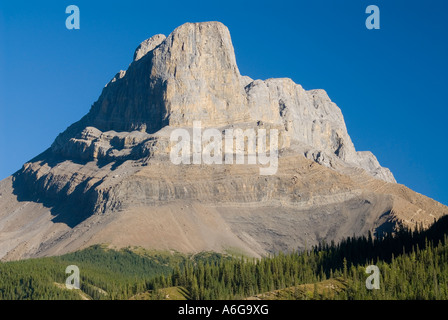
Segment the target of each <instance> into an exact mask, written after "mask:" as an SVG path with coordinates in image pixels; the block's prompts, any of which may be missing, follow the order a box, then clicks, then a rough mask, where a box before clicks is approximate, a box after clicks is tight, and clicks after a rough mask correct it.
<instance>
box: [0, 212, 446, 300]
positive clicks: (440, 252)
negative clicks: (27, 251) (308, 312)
mask: <svg viewBox="0 0 448 320" xmlns="http://www.w3.org/2000/svg"><path fill="white" fill-rule="evenodd" d="M447 234H448V217H443V218H441V219H440V220H439V221H437V222H436V223H434V225H433V226H432V227H431V228H429V229H428V230H424V231H423V230H422V228H416V230H414V231H411V230H406V229H401V230H399V231H398V232H396V233H395V234H389V235H385V236H384V237H382V238H381V239H377V238H373V237H372V236H371V235H368V236H367V237H350V238H347V239H345V240H344V241H341V242H340V243H337V244H335V243H330V244H326V243H321V244H320V245H318V246H317V247H314V248H310V249H309V250H304V251H300V252H299V251H297V252H292V253H287V254H286V253H279V254H277V255H274V256H270V257H265V258H262V259H248V258H242V257H241V258H235V257H229V256H225V255H221V254H218V253H201V254H198V255H193V256H186V255H181V254H170V253H160V252H159V253H158V252H148V251H146V250H142V249H141V248H140V249H137V248H133V249H132V250H131V249H123V250H119V251H116V250H110V249H106V248H104V247H101V246H99V245H97V246H93V247H90V248H87V249H84V250H81V251H77V252H74V253H70V254H66V255H63V256H58V257H48V258H39V259H28V260H22V261H14V262H4V263H0V299H10V300H22V299H32V300H35V299H129V298H131V297H133V296H134V295H137V294H140V293H144V292H149V293H150V294H148V296H149V297H152V298H153V299H163V298H164V297H165V296H164V294H163V291H162V290H160V289H163V288H168V287H183V288H185V290H186V292H188V297H189V298H190V299H213V300H214V299H242V298H246V297H249V296H253V295H257V294H260V293H265V292H270V291H273V290H279V289H284V288H290V287H297V286H300V285H302V284H315V285H314V292H313V293H312V294H311V296H310V295H309V294H304V293H303V291H300V290H296V291H288V292H293V294H289V295H288V298H291V299H309V298H314V299H444V300H446V299H448V235H447ZM68 265H77V266H78V267H79V269H80V278H81V279H80V285H81V290H68V289H66V288H65V280H66V278H67V277H68V274H65V268H66V267H67V266H68ZM368 265H376V266H378V268H379V270H380V289H379V290H368V289H367V288H366V286H365V281H366V278H367V277H368V274H366V267H367V266H368ZM327 279H338V280H339V281H340V283H343V284H344V288H343V290H333V292H329V291H322V290H318V284H319V283H321V282H322V281H324V280H327ZM319 291H320V292H319ZM330 291H331V290H330Z"/></svg>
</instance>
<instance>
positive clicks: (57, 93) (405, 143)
mask: <svg viewBox="0 0 448 320" xmlns="http://www.w3.org/2000/svg"><path fill="white" fill-rule="evenodd" d="M70 4H75V5H77V6H78V7H79V9H80V12H81V29H80V30H68V29H66V27H65V19H66V17H67V16H68V15H67V14H66V13H65V8H66V7H67V6H68V5H70ZM370 4H374V5H377V6H378V7H379V8H380V10H381V29H380V30H367V29H366V27H365V19H366V17H367V14H365V9H366V7H367V6H368V5H370ZM447 13H448V1H443V0H439V1H435V0H426V1H423V0H419V1H410V0H408V1H404V0H387V1H385V0H370V1H364V0H338V1H330V0H328V1H322V0H313V1H311V0H307V1H298V0H295V1H282V0H276V1H241V0H239V1H211V0H209V1H133V0H127V1H83V0H71V1H62V0H59V1H45V0H44V1H28V2H27V1H20V0H18V1H11V0H2V1H1V3H0V179H3V178H5V177H7V176H8V175H10V174H12V173H14V172H15V171H16V170H18V169H19V168H20V167H21V166H22V164H23V163H25V162H26V161H28V160H30V159H31V158H33V157H34V156H36V155H37V154H39V153H41V152H42V151H44V150H45V149H46V148H48V147H49V146H50V145H51V143H52V141H53V140H54V138H55V137H56V135H57V134H58V133H60V132H62V131H63V130H64V129H65V128H66V127H67V126H68V125H70V124H71V123H73V122H75V121H77V120H78V119H80V118H81V117H82V116H83V115H84V114H86V113H87V112H88V110H89V108H90V106H91V105H92V103H93V102H94V101H96V99H97V98H98V96H99V94H100V93H101V90H102V88H103V87H104V85H105V84H106V83H107V82H108V81H109V80H110V79H111V78H112V77H113V76H114V75H115V73H116V72H118V70H120V69H126V68H127V66H128V65H129V63H130V62H131V60H132V56H133V52H134V49H135V48H136V47H137V45H138V44H139V43H140V42H141V41H142V40H144V39H146V38H149V37H150V36H152V35H154V34H156V33H164V34H165V35H168V34H169V33H170V32H171V31H172V30H174V29H175V28H176V27H177V26H179V25H181V24H182V23H185V22H199V21H209V20H218V21H221V22H223V23H224V24H225V25H227V26H228V27H229V29H230V32H231V35H232V39H233V44H234V47H235V51H236V58H237V62H238V65H239V68H240V71H241V73H242V74H245V75H248V76H250V77H252V78H256V79H266V78H271V77H289V78H292V79H293V80H294V81H295V82H297V83H300V84H301V85H302V86H303V87H304V88H305V89H316V88H322V89H325V90H326V91H327V92H328V94H329V96H330V97H331V99H332V100H333V101H334V102H336V103H337V104H338V106H339V107H340V108H341V109H342V112H343V114H344V117H345V121H346V124H347V127H348V131H349V134H350V136H351V137H352V139H353V142H354V143H355V147H356V148H357V150H371V151H372V152H373V153H374V154H375V155H376V156H377V157H378V159H379V161H380V163H381V164H382V165H383V166H386V167H389V168H390V169H391V170H392V172H393V173H394V175H395V177H396V179H397V180H398V182H399V183H402V184H405V185H406V186H408V187H410V188H412V189H414V190H415V191H417V192H420V193H423V194H425V195H427V196H430V197H432V198H434V199H436V200H439V201H441V202H442V203H444V204H448V173H447V169H446V164H445V162H446V159H447V158H448V150H447V140H446V138H447V132H448V128H447V127H448V126H447V121H448V102H447V101H448V99H447V93H448V90H447V85H448V59H447V58H448V37H447V35H448V19H447Z"/></svg>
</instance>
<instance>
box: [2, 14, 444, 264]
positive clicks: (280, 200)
mask: <svg viewBox="0 0 448 320" xmlns="http://www.w3.org/2000/svg"><path fill="white" fill-rule="evenodd" d="M194 121H201V123H202V126H203V127H209V128H210V127H213V128H217V129H218V130H219V131H220V132H224V130H225V129H226V128H249V127H252V128H258V129H267V130H271V129H277V130H279V132H280V150H279V155H280V159H279V167H278V169H279V170H278V172H277V173H276V174H275V175H273V176H260V175H259V174H258V173H257V165H243V166H241V165H227V164H223V165H203V164H202V165H174V164H172V163H171V162H170V159H169V151H170V139H169V137H170V133H171V132H172V131H173V130H174V129H176V128H189V129H190V128H191V127H192V125H193V122H194ZM447 212H448V210H447V207H445V206H443V205H441V204H440V203H437V202H436V201H434V200H432V199H429V198H427V197H425V196H423V195H420V194H417V193H415V192H413V191H412V190H409V189H407V188H406V187H404V186H401V185H398V184H396V182H395V179H394V177H393V175H392V173H391V172H390V171H389V170H388V169H386V168H383V167H381V166H380V164H379V162H378V160H377V159H376V157H375V156H374V155H373V154H372V153H371V152H367V151H365V152H359V151H356V150H355V147H354V145H353V143H352V141H351V139H350V136H349V134H348V132H347V128H346V126H345V122H344V118H343V115H342V112H341V110H340V109H339V108H338V106H336V104H334V103H333V102H332V101H331V100H330V98H329V97H328V95H327V94H326V92H325V91H324V90H305V89H303V88H302V87H301V86H300V85H299V84H296V83H294V82H293V81H292V80H291V79H286V78H285V79H267V80H253V79H251V78H250V77H248V76H242V75H241V74H240V72H239V69H238V66H237V64H236V59H235V54H234V49H233V45H232V41H231V38H230V34H229V30H228V29H227V28H226V27H225V26H224V25H223V24H221V23H219V22H203V23H186V24H184V25H182V26H180V27H178V28H177V29H176V30H174V31H173V32H172V33H171V34H170V35H168V36H167V37H165V36H164V35H160V34H159V35H156V36H153V37H151V38H149V39H148V40H145V41H143V42H142V43H141V44H140V45H139V46H138V47H137V49H136V50H135V53H134V56H133V60H132V62H131V64H130V65H129V68H128V69H127V70H126V71H120V72H118V73H117V74H116V76H115V77H114V78H113V79H112V80H111V81H110V82H109V83H108V84H107V85H106V86H105V88H104V89H103V91H102V93H101V95H100V97H99V98H98V100H97V101H96V102H95V103H94V104H93V106H92V108H91V110H90V111H89V113H88V114H87V115H86V116H84V117H83V118H82V119H81V120H79V121H78V122H76V123H74V124H73V125H71V126H70V127H69V128H67V130H65V131H64V132H63V133H61V134H60V135H59V136H58V137H57V138H56V140H55V141H54V143H53V144H52V146H51V147H50V148H49V149H48V150H46V151H45V152H44V153H42V154H41V155H39V156H37V157H36V158H34V159H32V160H31V161H30V162H28V163H26V164H25V165H24V166H23V168H22V169H21V170H19V172H17V173H16V174H15V175H14V176H12V177H10V178H8V179H5V180H3V181H2V182H0V248H1V249H0V258H3V259H18V258H23V257H32V256H43V255H53V254H60V253H64V252H67V251H73V250H76V249H79V248H82V247H84V246H87V245H90V244H94V243H109V244H110V245H112V246H117V247H120V246H127V245H141V246H144V247H149V248H157V249H176V250H181V251H200V250H217V251H223V250H225V249H226V248H227V249H228V248H238V249H240V250H242V251H244V252H246V253H248V254H250V255H254V256H258V255H263V254H266V253H268V252H276V251H279V250H292V249H296V248H297V247H303V246H305V244H308V246H309V245H312V244H315V243H317V242H318V241H321V240H326V241H331V240H338V239H341V238H343V237H345V236H351V235H353V234H365V233H366V232H368V231H369V230H370V231H376V232H382V231H385V230H391V229H393V228H394V227H395V226H396V225H398V224H405V225H408V226H413V225H415V223H423V224H424V225H428V224H429V223H431V222H432V221H433V219H434V218H437V217H440V216H441V215H443V214H446V213H447Z"/></svg>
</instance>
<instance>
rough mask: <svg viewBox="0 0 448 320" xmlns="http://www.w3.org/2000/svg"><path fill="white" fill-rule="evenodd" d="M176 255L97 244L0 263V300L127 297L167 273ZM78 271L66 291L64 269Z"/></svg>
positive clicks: (176, 257)
mask: <svg viewBox="0 0 448 320" xmlns="http://www.w3.org/2000/svg"><path fill="white" fill-rule="evenodd" d="M182 259H184V258H183V257H180V256H173V257H171V256H170V255H157V254H155V255H152V256H145V255H140V254H136V253H134V252H132V251H131V250H128V249H125V250H120V251H116V250H109V249H105V248H102V247H101V246H99V245H95V246H92V247H90V248H87V249H84V250H81V251H77V252H74V253H70V254H66V255H63V256H57V257H48V258H38V259H27V260H21V261H13V262H4V263H0V300H53V299H56V300H61V299H85V298H88V299H95V300H97V299H98V300H99V299H128V298H129V297H131V296H132V295H134V294H136V293H139V292H142V291H145V290H146V289H147V287H148V285H149V281H150V280H152V279H153V278H154V277H155V276H157V275H161V274H162V275H163V274H166V275H168V274H170V272H171V271H172V270H173V268H172V266H171V265H172V264H173V263H172V261H176V263H178V261H179V260H182ZM69 265H76V266H78V268H79V270H80V289H81V292H80V290H68V289H66V288H65V281H66V278H67V277H68V276H69V274H66V273H65V269H66V267H67V266H69Z"/></svg>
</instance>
